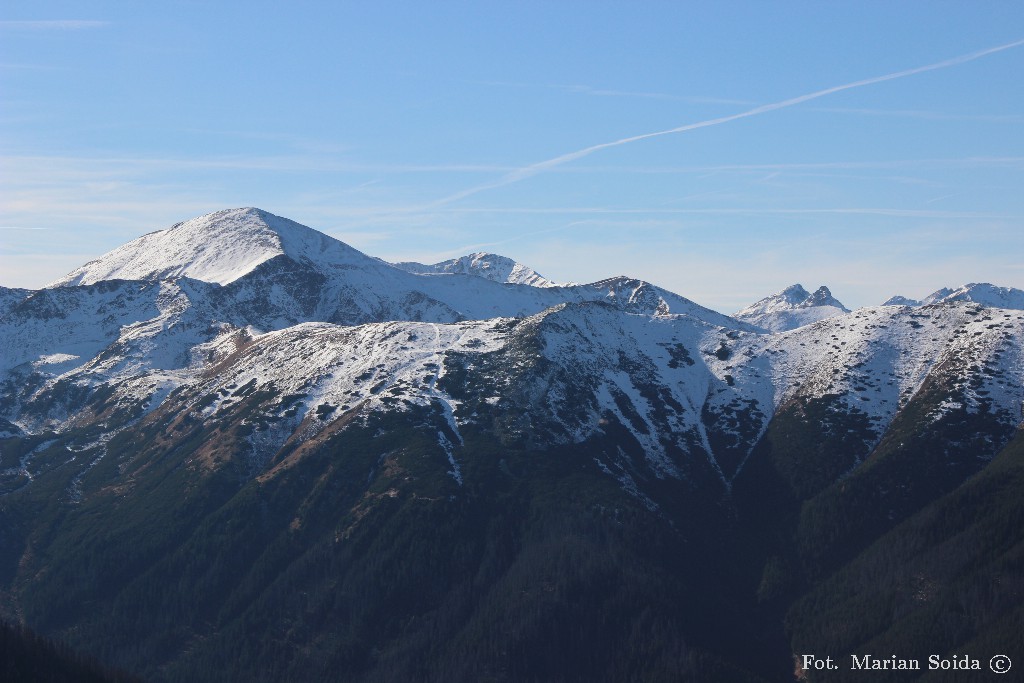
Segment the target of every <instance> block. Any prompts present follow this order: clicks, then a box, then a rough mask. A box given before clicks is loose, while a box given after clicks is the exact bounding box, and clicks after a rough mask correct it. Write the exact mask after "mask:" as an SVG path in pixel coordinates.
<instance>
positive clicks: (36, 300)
mask: <svg viewBox="0 0 1024 683" xmlns="http://www.w3.org/2000/svg"><path fill="white" fill-rule="evenodd" d="M459 264H461V265H459ZM406 265H408V264H406ZM446 269H447V270H456V271H465V272H443V271H445V270H446ZM532 272H533V271H530V270H529V269H527V268H525V267H522V266H520V265H519V264H515V263H514V262H512V261H511V260H508V259H504V258H502V257H494V256H488V255H474V257H472V258H468V260H462V261H455V262H450V263H448V264H447V265H446V264H438V266H437V267H436V268H435V269H434V270H433V271H431V272H429V273H426V274H423V273H417V272H410V270H409V269H407V268H404V267H403V268H399V267H393V266H392V265H390V264H387V263H384V262H382V261H380V260H378V259H374V258H372V257H369V256H366V255H364V254H362V253H361V252H359V251H357V250H355V249H352V248H351V247H349V246H347V245H345V244H343V243H341V242H339V241H337V240H335V239H333V238H331V237H328V236H326V235H323V234H322V233H319V232H317V231H315V230H312V229H310V228H307V227H305V226H302V225H299V224H297V223H294V222H292V221H289V220H287V219H283V218H279V217H277V216H273V215H272V214H268V213H266V212H264V211H260V210H258V209H235V210H230V211H222V212H217V213H214V214H210V215H207V216H202V217H199V218H195V219H192V220H190V221H186V222H184V223H180V224H178V225H176V226H173V227H171V228H169V229H167V230H163V231H159V232H156V233H150V234H149V235H146V236H144V237H142V238H140V239H138V240H135V241H133V242H130V243H129V244H127V245H125V246H123V247H120V248H118V249H115V250H114V251H112V252H110V253H108V254H106V255H104V256H102V257H100V258H99V259H97V260H95V261H92V262H90V263H89V264H86V265H85V266H83V267H82V268H79V269H77V270H75V271H73V272H72V273H71V274H69V275H68V276H67V277H65V278H63V279H62V280H60V281H58V283H56V284H55V285H53V286H50V287H47V288H45V289H42V290H39V291H35V292H23V291H15V290H5V291H4V292H2V294H3V299H2V300H3V301H6V302H7V304H6V306H7V308H6V311H5V313H4V314H3V316H2V317H0V343H2V344H3V345H4V347H5V348H8V349H10V350H11V351H10V352H9V353H7V354H5V355H4V358H3V362H2V363H0V373H2V375H0V383H2V386H3V390H2V395H0V399H2V402H0V410H2V411H3V412H2V413H0V417H2V418H4V419H5V420H7V421H8V422H9V423H10V424H12V425H16V426H17V429H19V430H22V431H23V432H24V433H27V434H30V433H38V432H40V430H57V431H61V430H66V429H68V428H69V427H70V426H71V425H74V424H79V423H80V422H81V421H82V420H86V421H88V420H89V419H93V418H90V417H88V416H89V413H88V411H85V412H82V403H81V401H83V400H84V399H85V397H87V396H88V395H89V392H90V391H92V389H90V388H91V387H99V386H108V387H112V388H113V387H116V389H114V396H116V397H117V402H118V403H119V404H122V405H123V406H125V407H126V409H127V408H128V407H129V406H133V405H134V406H137V407H136V408H132V410H136V411H137V410H142V411H143V413H144V412H148V411H152V410H155V409H156V408H158V407H160V406H161V405H162V403H163V402H164V401H165V399H166V398H167V397H168V396H169V395H170V394H171V393H172V392H174V394H175V395H176V396H177V397H178V398H177V399H176V405H178V406H179V408H177V409H178V410H193V409H192V408H189V407H188V405H189V404H188V402H187V400H193V401H198V402H200V403H202V404H203V405H204V406H205V407H204V408H203V409H202V411H201V414H202V415H204V416H211V415H213V414H219V412H218V411H220V410H221V407H222V404H225V402H226V404H231V403H232V399H231V398H230V397H231V396H233V391H234V389H233V387H238V386H250V385H252V386H254V387H256V388H260V389H261V391H266V392H270V393H268V395H270V394H274V395H277V394H279V393H281V392H284V394H285V395H298V394H300V393H301V394H303V395H304V396H305V397H306V398H305V400H304V401H303V403H302V405H303V406H304V407H302V408H299V409H297V410H294V411H292V413H293V417H294V419H292V420H284V421H278V422H276V423H275V426H274V427H273V428H272V429H270V430H269V431H268V433H267V434H265V435H262V436H261V437H260V441H259V444H258V445H256V444H254V446H253V448H254V455H253V457H254V458H255V460H256V461H258V462H263V461H266V462H270V461H273V460H274V456H273V452H276V451H277V450H278V449H280V448H282V447H283V446H284V444H287V443H289V440H290V439H292V438H294V436H295V434H296V433H299V432H294V431H293V430H295V429H298V430H299V431H300V432H301V433H302V434H303V438H311V437H313V436H315V435H316V433H317V430H318V429H320V428H326V427H327V426H328V425H329V424H330V421H329V420H328V421H316V420H314V421H312V422H310V421H308V420H307V419H306V417H305V416H306V415H307V411H309V410H320V407H321V406H333V407H334V408H337V409H339V410H341V411H342V412H344V410H346V409H352V408H353V406H356V405H361V406H363V409H373V410H387V409H388V407H389V406H391V405H393V404H394V403H395V402H397V403H398V405H409V406H412V405H420V406H432V405H436V406H441V407H442V409H443V410H442V412H443V413H444V414H445V415H447V423H446V424H448V425H449V426H450V428H451V430H450V431H451V434H450V435H449V436H447V437H445V438H448V439H452V438H457V437H458V433H459V426H460V424H462V423H464V422H466V421H470V422H472V421H473V420H475V419H477V418H475V417H473V416H474V415H479V414H481V412H482V411H483V412H490V413H494V412H495V411H500V410H502V407H504V406H509V405H513V404H515V401H514V400H513V397H514V396H516V395H522V392H523V391H526V387H530V386H533V385H534V384H535V383H536V382H541V383H540V384H538V385H537V386H536V387H535V388H534V389H532V390H530V391H533V392H537V393H529V392H527V393H528V394H529V396H530V398H529V400H524V401H523V402H522V403H521V404H516V405H515V408H514V411H515V413H516V414H517V415H518V416H519V418H518V419H520V420H527V421H528V422H529V423H530V424H531V425H532V426H531V428H530V430H529V432H530V434H531V435H532V436H531V438H533V439H537V438H540V436H539V435H541V434H544V435H546V436H545V437H544V438H546V439H547V441H548V442H549V443H573V442H577V441H580V440H586V439H589V438H592V437H593V436H594V434H596V433H597V432H599V431H601V430H602V427H601V426H600V425H601V424H602V422H603V421H604V420H606V419H607V416H609V415H611V416H614V419H615V421H616V422H618V423H619V424H621V425H622V426H623V427H624V428H625V430H626V432H628V433H629V434H631V435H632V438H634V439H635V440H636V442H637V443H638V444H640V446H641V450H642V451H643V452H644V453H645V454H646V455H645V458H647V459H648V460H649V464H650V466H651V467H652V468H654V471H655V472H656V473H658V476H675V475H678V474H679V473H680V472H682V471H683V470H684V469H685V468H682V469H681V467H682V465H681V464H680V462H679V459H680V458H684V457H685V458H689V459H691V460H692V458H693V457H698V455H697V454H700V455H699V458H700V459H701V460H702V462H704V466H705V467H707V468H710V469H709V471H714V472H717V473H718V474H717V476H718V478H719V479H720V481H721V482H722V484H724V485H725V486H729V485H731V481H732V478H733V477H734V476H735V475H736V473H737V472H738V471H739V469H740V468H741V467H742V464H743V462H745V459H746V457H747V456H748V455H749V453H750V452H751V449H752V448H753V446H754V444H755V443H756V440H757V438H758V435H760V434H763V433H764V430H765V429H766V427H767V424H768V423H769V422H770V421H771V419H772V416H773V415H774V414H775V413H776V412H777V411H778V410H779V408H780V406H783V405H785V404H786V403H787V402H788V401H790V400H791V399H793V398H794V397H797V396H803V397H804V398H805V399H807V400H811V399H815V400H816V399H817V398H820V397H822V396H826V395H833V394H837V395H839V396H841V397H844V398H842V399H841V402H842V405H843V406H844V408H843V410H844V411H847V412H851V411H852V412H856V413H858V414H865V415H867V416H869V417H868V421H869V425H870V426H868V427H865V434H869V435H870V437H868V436H865V439H867V440H868V441H871V440H872V439H876V440H877V439H878V438H880V435H881V434H883V433H884V431H885V429H886V428H887V427H888V425H889V424H890V423H891V421H892V420H893V419H894V417H895V415H896V413H897V411H898V409H899V407H900V406H901V405H905V403H906V401H907V400H909V398H910V397H912V396H913V395H914V392H915V391H916V390H917V389H918V388H920V386H921V385H922V382H923V381H924V379H925V377H927V376H928V374H929V372H930V369H931V368H933V367H936V364H937V363H938V364H939V365H941V359H942V358H944V357H945V356H947V355H949V354H953V356H952V357H955V358H961V359H962V358H970V359H971V360H970V361H969V364H973V365H970V367H974V366H976V365H978V364H984V363H987V362H989V361H988V360H986V359H988V358H989V357H990V355H991V354H993V353H996V351H995V349H1002V350H1001V351H999V354H998V356H997V358H998V362H997V363H995V364H996V365H998V366H999V367H1000V368H1002V369H1001V370H1000V374H999V376H1000V377H1009V378H1010V379H1009V381H1010V384H1009V385H1007V386H1005V387H1003V386H999V387H996V386H989V385H990V384H991V382H993V381H995V380H993V379H992V376H990V375H985V376H983V377H981V378H980V379H979V380H978V381H979V382H981V384H980V386H984V388H985V389H984V390H985V392H987V393H986V394H985V396H987V398H985V399H984V400H980V399H972V400H973V401H974V405H980V403H979V400H980V402H981V403H985V404H986V405H990V404H991V405H992V406H993V407H998V409H999V410H1000V411H1003V412H1005V413H1006V414H1018V415H1019V412H1020V410H1019V404H1020V401H1021V398H1022V397H1021V396H1019V395H1018V394H1019V391H1017V388H1015V387H1019V386H1020V385H1021V384H1024V382H1022V381H1021V378H1020V372H1021V370H1020V361H1019V358H1018V356H1019V354H1018V353H1017V351H1016V350H1015V347H1014V346H1013V343H1015V342H1013V343H1010V345H1009V347H1008V348H1005V349H1003V348H1002V347H1003V346H1005V344H1002V343H1001V342H999V339H1002V338H1003V337H1002V336H1001V335H1005V334H1010V339H1012V340H1017V339H1018V336H1017V335H1018V334H1019V330H1017V329H1016V328H1014V325H1018V324H1019V322H1020V318H1019V316H1018V317H1013V316H1014V315H1015V314H1010V313H1000V314H999V316H1000V319H999V320H998V321H996V322H991V323H988V321H990V320H994V318H993V315H992V314H986V315H984V316H982V317H981V318H976V317H974V316H978V315H980V313H979V311H982V310H987V309H981V308H978V303H977V302H975V301H972V300H971V297H975V298H983V297H988V299H997V300H998V301H999V302H1000V303H1005V304H1011V306H1004V307H1003V308H1012V307H1013V306H1012V304H1014V303H1015V299H1014V296H1015V294H1014V293H1015V292H1016V293H1019V290H1008V289H999V288H994V287H992V286H991V285H984V286H983V285H968V286H966V287H964V288H962V289H961V290H957V291H956V292H950V293H949V294H948V295H946V296H945V297H944V298H943V299H942V301H941V302H939V303H941V306H940V308H939V309H937V310H936V311H935V312H932V313H928V314H917V313H909V312H907V310H906V309H893V308H892V307H891V306H890V307H880V308H877V309H862V310H860V311H857V312H855V313H850V312H849V311H848V310H847V309H846V308H845V307H844V306H843V305H842V304H841V303H840V302H839V301H837V300H836V299H835V298H834V297H832V295H831V293H830V292H829V290H828V288H827V287H820V288H819V289H818V290H816V291H815V292H813V293H809V292H808V291H807V290H806V289H804V288H803V287H802V286H800V285H793V286H791V287H788V288H786V289H785V290H783V291H782V292H779V293H778V294H775V295H773V296H770V297H767V298H765V299H762V300H761V301H759V302H757V303H756V304H754V305H752V306H750V307H748V308H746V309H744V310H742V311H740V312H739V313H738V314H737V315H736V318H735V319H734V318H729V317H726V316H723V315H721V314H718V313H715V312H713V311H710V310H708V309H705V308H703V307H700V306H698V305H697V304H694V303H693V302H691V301H689V300H687V299H684V298H682V297H679V296H678V295H675V294H672V293H671V292H667V291H665V290H662V289H660V288H657V287H655V286H653V285H650V284H648V283H645V282H642V281H639V280H632V279H629V278H624V277H619V278H610V279H608V280H604V281H601V282H596V283H592V284H588V285H574V286H564V287H563V286H540V284H538V283H537V282H536V281H535V282H534V284H523V283H515V282H506V280H508V279H509V278H513V279H515V278H514V277H513V276H515V274H516V273H519V274H520V275H522V274H524V273H527V274H529V273H532ZM530 277H532V276H529V275H528V276H527V279H529V278H530ZM538 277H539V276H538ZM541 284H545V285H550V283H548V282H547V281H544V282H543V283H541ZM19 299H20V301H19ZM11 302H16V303H11ZM972 306H973V308H972ZM1000 310H1002V309H1000ZM932 319H936V320H941V321H942V323H941V324H938V323H936V324H934V325H933V324H932V323H930V322H924V321H926V320H932ZM979 319H980V320H985V321H986V325H982V326H979V327H978V329H975V326H973V325H972V323H973V322H974V321H976V320H979ZM1007 325H1009V328H1008V329H1011V328H1012V329H1011V332H1006V330H1005V329H1004V328H1005V327H1006V326H1007ZM1018 326H1019V325H1018ZM925 328H928V330H930V332H927V333H926V332H924V331H922V332H915V330H924V329H925ZM933 328H934V329H933ZM763 330H769V331H771V332H780V331H788V334H786V335H781V336H780V335H766V334H764V333H763ZM882 330H884V332H883V331H882ZM958 335H966V336H964V337H960V336H958ZM966 341H970V346H969V349H968V350H967V351H965V350H963V349H962V348H961V347H962V346H963V343H965V342H966ZM522 349H533V351H531V352H530V354H528V355H529V359H528V360H524V359H523V358H522V357H520V356H521V353H522ZM502 356H504V357H506V360H505V361H503V362H502V363H497V362H496V361H495V360H494V359H495V358H499V357H502ZM455 359H462V362H464V364H465V367H466V368H469V369H472V371H471V372H469V374H468V375H465V379H464V382H465V383H466V385H465V386H461V387H459V388H458V391H457V392H456V393H458V394H459V395H460V397H459V398H455V397H454V395H453V394H448V393H445V391H443V390H442V389H441V387H442V386H444V385H445V383H444V382H443V381H442V378H443V377H444V376H445V374H446V373H448V372H451V371H452V370H450V369H449V366H452V365H453V364H456V365H457V364H458V363H457V361H456V360H455ZM473 359H477V360H473ZM485 359H490V360H487V362H484V361H485ZM538 362H540V363H542V364H543V366H544V367H546V368H548V370H546V371H545V372H544V373H543V374H542V375H541V376H539V377H538V376H535V374H534V372H535V370H534V368H536V367H537V363H538ZM958 362H959V361H958ZM965 362H966V361H965ZM992 362H995V361H992ZM524 364H525V365H524ZM947 365H948V364H947ZM485 366H488V367H492V366H493V367H492V370H491V371H489V373H490V374H487V375H486V377H485V376H480V377H478V378H476V379H474V378H473V377H474V373H480V372H482V370H481V368H483V367H485ZM520 367H527V368H530V371H529V372H527V373H526V374H525V375H522V374H521V372H520V371H519V370H518V368H520ZM956 367H958V368H959V367H960V366H959V365H957V366H956ZM496 368H500V371H499V370H497V369H496ZM967 368H968V366H967V365H965V366H964V367H963V368H961V370H962V371H963V372H965V373H966V372H967ZM961 370H958V372H959V371H961ZM946 372H949V369H948V367H947V369H946ZM865 373H867V374H865ZM868 374H870V375H871V377H870V378H869V377H868ZM540 377H542V378H543V379H540ZM513 378H518V379H514V380H513ZM253 383H255V384H253ZM469 385H474V386H476V385H478V386H480V387H483V388H481V389H480V391H481V392H482V394H481V395H479V396H476V397H475V398H474V399H473V400H472V401H470V399H469V398H467V395H466V394H465V392H466V391H468V389H467V386H469ZM972 386H973V385H972ZM71 387H79V388H78V389H75V390H70V388H71ZM503 387H504V388H503ZM869 389H870V391H869ZM510 392H511V393H510ZM483 394H486V395H483ZM190 396H191V397H193V398H192V399H187V398H186V397H190ZM182 401H185V403H182ZM995 404H998V405H997V406H996V405H995ZM467 405H471V406H472V407H466V406H467ZM344 406H348V408H345V407H344ZM738 406H742V408H740V407H738ZM325 409H326V408H325ZM76 411H78V412H76ZM332 414H333V413H332ZM289 425H290V426H289ZM539 425H544V426H543V428H541V427H540V426H539ZM300 427H301V429H300ZM290 430H291V431H290ZM272 434H277V435H278V436H277V437H274V438H271V435H272ZM275 439H276V440H275ZM666 439H667V440H666ZM271 444H276V445H273V446H271ZM267 449H269V450H267ZM257 452H258V453H257ZM684 454H687V455H685V456H684ZM691 465H692V462H691ZM608 467H611V464H608Z"/></svg>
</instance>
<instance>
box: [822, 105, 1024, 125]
mask: <svg viewBox="0 0 1024 683" xmlns="http://www.w3.org/2000/svg"><path fill="white" fill-rule="evenodd" d="M813 111H820V112H825V113H829V114H855V115H859V116H888V117H893V118H907V119H921V120H924V121H981V122H984V123H1021V122H1024V116H1021V115H1019V114H951V113H948V112H941V111H921V110H917V109H861V108H856V107H814V109H813Z"/></svg>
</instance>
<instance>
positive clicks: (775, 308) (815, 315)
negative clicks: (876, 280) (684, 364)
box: [733, 284, 850, 332]
mask: <svg viewBox="0 0 1024 683" xmlns="http://www.w3.org/2000/svg"><path fill="white" fill-rule="evenodd" d="M849 312H850V310H849V309H848V308H846V306H844V305H843V304H842V303H840V302H839V301H838V300H837V299H836V298H835V297H833V296H832V292H831V291H830V290H829V288H828V287H826V286H824V285H822V286H821V287H818V289H816V290H814V293H813V294H811V293H809V292H808V291H807V290H806V289H804V287H803V285H800V284H795V285H790V286H789V287H786V288H785V289H784V290H782V291H781V292H778V293H776V294H772V295H771V296H768V297H765V298H764V299H761V300H760V301H758V302H756V303H753V304H751V305H750V306H747V307H746V308H744V309H743V310H741V311H739V312H738V313H736V314H735V315H734V316H733V317H734V318H737V319H739V320H742V321H744V322H748V323H751V324H753V325H757V326H758V327H762V328H764V329H766V330H769V331H771V332H784V331H786V330H792V329H794V328H797V327H802V326H804V325H808V324H810V323H813V322H816V321H818V320H822V319H824V318H831V317H832V316H834V315H840V314H842V313H849Z"/></svg>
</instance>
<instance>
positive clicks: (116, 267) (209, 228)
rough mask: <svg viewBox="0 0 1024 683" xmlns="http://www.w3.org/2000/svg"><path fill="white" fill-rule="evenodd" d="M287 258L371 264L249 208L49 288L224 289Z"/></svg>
mask: <svg viewBox="0 0 1024 683" xmlns="http://www.w3.org/2000/svg"><path fill="white" fill-rule="evenodd" d="M282 254H287V255H288V256H291V257H292V258H295V259H301V258H308V259H313V260H320V259H322V258H323V257H324V256H329V257H330V259H331V260H332V261H333V262H338V261H341V262H348V261H352V260H358V259H359V258H360V257H361V258H362V259H368V257H366V256H364V255H363V254H361V253H360V252H358V251H356V250H355V249H352V248H351V247H349V246H348V245H346V244H344V243H342V242H339V241H338V240H336V239H334V238H333V237H330V236H328V235H325V234H323V233H321V232H318V231H316V230H313V229H312V228H308V227H306V226H304V225H301V224H299V223H296V222H295V221H291V220H289V219H287V218H281V217H280V216H275V215H274V214H272V213H269V212H267V211H263V210H262V209H257V208H254V207H244V208H238V209H225V210H223V211H215V212H214V213H209V214H206V215H203V216H199V217H197V218H192V219H190V220H187V221H184V222H181V223H177V224H175V225H173V226H171V227H170V228H167V229H165V230H157V231H156V232H151V233H149V234H146V235H143V236H142V237H140V238H138V239H136V240H133V241H131V242H129V243H127V244H125V245H122V246H120V247H118V248H117V249H114V250H113V251H110V252H107V253H106V254H104V255H103V256H100V257H99V258H98V259H96V260H94V261H90V262H89V263H86V264H85V265H84V266H82V267H80V268H78V269H76V270H73V271H71V272H70V273H68V274H67V275H66V276H64V277H63V278H61V279H60V280H57V281H56V282H54V283H52V284H51V285H50V286H51V287H54V286H56V287H62V286H74V285H88V284H94V283H96V282H100V281H103V280H155V279H165V278H176V277H190V278H193V279H195V280H202V281H204V282H212V283H217V284H220V285H225V284H228V283H229V282H233V281H234V280H237V279H238V278H240V277H242V276H243V275H245V274H246V273H249V272H251V271H252V270H253V269H254V268H256V267H257V266H258V265H260V264H261V263H263V262H265V261H267V260H269V259H272V258H274V257H276V256H280V255H282Z"/></svg>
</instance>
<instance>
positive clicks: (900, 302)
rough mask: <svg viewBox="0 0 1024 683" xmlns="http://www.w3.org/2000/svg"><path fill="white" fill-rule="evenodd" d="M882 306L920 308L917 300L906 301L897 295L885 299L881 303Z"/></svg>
mask: <svg viewBox="0 0 1024 683" xmlns="http://www.w3.org/2000/svg"><path fill="white" fill-rule="evenodd" d="M882 305H883V306H920V305H921V302H920V301H918V300H917V299H908V298H907V297H905V296H900V295H899V294H897V295H896V296H893V297H890V298H888V299H886V300H885V303H883V304H882Z"/></svg>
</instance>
